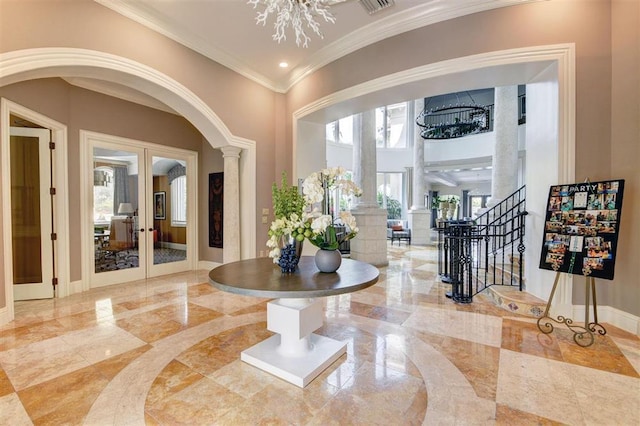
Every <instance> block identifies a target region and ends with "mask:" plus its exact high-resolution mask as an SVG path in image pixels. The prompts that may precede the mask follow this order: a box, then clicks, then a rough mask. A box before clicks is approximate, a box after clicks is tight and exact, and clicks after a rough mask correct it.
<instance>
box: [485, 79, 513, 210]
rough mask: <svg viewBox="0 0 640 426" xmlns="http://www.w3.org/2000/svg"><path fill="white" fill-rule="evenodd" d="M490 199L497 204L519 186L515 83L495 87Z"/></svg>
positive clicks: (493, 203)
mask: <svg viewBox="0 0 640 426" xmlns="http://www.w3.org/2000/svg"><path fill="white" fill-rule="evenodd" d="M494 104H495V108H494V121H493V132H494V133H495V136H496V142H495V146H494V149H493V169H492V171H491V199H490V200H489V203H488V207H491V206H494V205H496V204H498V203H499V202H500V201H502V200H504V199H505V198H507V196H509V195H510V194H512V193H513V192H515V190H516V189H518V86H502V87H496V88H495V102H494Z"/></svg>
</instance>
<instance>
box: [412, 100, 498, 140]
mask: <svg viewBox="0 0 640 426" xmlns="http://www.w3.org/2000/svg"><path fill="white" fill-rule="evenodd" d="M465 93H466V95H467V96H468V97H469V100H470V102H469V103H460V97H459V95H460V94H459V93H454V94H452V95H443V96H442V99H444V98H445V96H454V97H455V99H456V104H455V105H454V104H449V105H448V106H447V105H442V106H436V107H432V108H429V104H430V103H431V102H432V101H435V99H436V97H433V98H426V99H425V106H424V110H423V111H422V112H421V113H420V115H419V116H418V118H416V124H417V125H418V126H420V127H421V128H422V130H421V131H420V136H421V137H422V138H423V139H453V138H459V137H462V136H467V135H470V134H475V133H482V132H487V131H489V118H490V117H489V108H487V107H484V106H481V105H478V104H476V102H475V101H474V100H473V98H472V97H471V95H470V94H469V92H465ZM435 102H437V101H435Z"/></svg>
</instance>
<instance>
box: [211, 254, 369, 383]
mask: <svg viewBox="0 0 640 426" xmlns="http://www.w3.org/2000/svg"><path fill="white" fill-rule="evenodd" d="M378 275H379V272H378V269H377V268H376V267H374V266H372V265H369V264H368V263H365V262H361V261H357V260H353V259H342V265H341V266H340V268H339V269H338V270H337V271H336V272H334V273H323V272H320V271H319V270H318V268H317V267H316V266H315V262H314V258H313V256H302V257H301V258H300V263H299V264H298V269H297V270H296V271H295V272H294V273H292V274H283V273H282V272H281V271H280V268H279V267H278V266H277V265H276V264H274V263H273V260H272V259H270V258H268V257H261V258H256V259H247V260H241V261H238V262H232V263H227V264H224V265H221V266H219V267H217V268H215V269H212V270H211V272H209V282H210V283H211V285H213V286H214V287H216V288H218V289H220V290H223V291H226V292H230V293H235V294H242V295H246V296H256V297H266V298H277V299H276V300H272V301H270V302H269V303H268V304H267V329H268V330H269V331H273V332H274V333H277V334H274V335H273V336H271V337H269V338H268V339H266V340H264V341H262V342H260V343H258V344H256V345H254V346H252V347H250V348H248V349H246V350H244V351H242V353H241V356H240V359H241V360H242V361H244V362H247V363H248V364H251V365H253V366H255V367H258V368H261V369H262V370H265V371H267V372H269V373H271V374H273V375H275V376H277V377H280V378H282V379H284V380H286V381H288V382H290V383H293V384H295V385H297V386H299V387H305V386H306V385H307V384H309V383H310V382H311V380H313V379H314V378H315V377H316V376H318V374H320V373H321V372H322V371H323V370H324V369H326V368H327V367H328V366H329V365H331V364H332V363H333V362H335V360H337V359H338V358H339V357H340V356H341V355H342V354H344V353H345V352H346V350H347V343H346V342H341V341H338V340H334V339H331V338H328V337H325V336H320V335H317V334H314V333H313V332H314V331H315V330H317V329H318V328H320V327H321V326H322V323H323V318H324V315H323V312H322V303H321V300H320V299H317V298H319V297H326V296H333V295H337V294H344V293H351V292H354V291H358V290H362V289H364V288H367V287H370V286H372V285H374V284H375V283H376V282H377V281H378Z"/></svg>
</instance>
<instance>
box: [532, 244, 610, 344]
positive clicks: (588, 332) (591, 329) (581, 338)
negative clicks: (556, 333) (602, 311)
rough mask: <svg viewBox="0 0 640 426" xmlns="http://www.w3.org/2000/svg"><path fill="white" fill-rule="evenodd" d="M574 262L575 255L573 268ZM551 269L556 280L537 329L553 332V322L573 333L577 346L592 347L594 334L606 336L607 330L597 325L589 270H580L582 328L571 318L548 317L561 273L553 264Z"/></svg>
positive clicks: (594, 291)
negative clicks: (581, 276) (591, 318)
mask: <svg viewBox="0 0 640 426" xmlns="http://www.w3.org/2000/svg"><path fill="white" fill-rule="evenodd" d="M574 260H575V253H574V254H573V256H572V257H571V265H572V266H573V262H574ZM552 267H553V269H554V270H555V271H556V278H555V280H554V282H553V288H552V289H551V295H550V296H549V301H548V302H547V307H546V308H545V310H544V314H543V315H542V316H541V317H540V318H538V329H539V330H540V331H541V332H543V333H544V334H550V333H551V332H553V328H554V327H553V324H552V323H551V322H550V321H553V322H555V323H556V324H564V325H566V326H567V327H568V328H569V330H571V331H572V332H573V341H574V342H576V344H577V345H579V346H582V347H583V348H586V347H588V346H591V345H593V342H594V337H593V334H594V333H596V332H597V333H598V334H599V335H601V336H604V335H605V334H607V330H606V329H605V328H604V327H603V326H602V325H601V324H600V323H598V308H597V302H596V282H595V279H594V278H593V277H592V276H591V275H590V274H591V268H589V267H588V266H585V267H584V268H583V269H582V273H583V274H584V276H585V289H584V298H585V302H584V326H580V325H576V324H573V320H572V319H571V318H565V317H563V316H562V315H558V317H557V319H553V318H551V317H550V316H549V308H550V307H551V301H552V300H553V296H554V294H555V292H556V287H557V286H558V281H559V280H560V274H561V272H560V271H558V269H559V267H560V265H559V264H557V263H554V264H553V265H552ZM570 269H571V268H570ZM589 287H591V291H589ZM590 294H591V298H592V299H593V319H594V322H589V304H590V301H589V295H590ZM545 318H546V319H547V320H546V322H544V324H541V322H543V320H545Z"/></svg>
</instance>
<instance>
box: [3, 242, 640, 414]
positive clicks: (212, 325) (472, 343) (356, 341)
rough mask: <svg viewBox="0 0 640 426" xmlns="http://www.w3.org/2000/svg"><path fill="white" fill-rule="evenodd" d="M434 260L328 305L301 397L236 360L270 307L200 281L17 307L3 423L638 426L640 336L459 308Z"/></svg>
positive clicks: (194, 277) (489, 308) (178, 280)
mask: <svg viewBox="0 0 640 426" xmlns="http://www.w3.org/2000/svg"><path fill="white" fill-rule="evenodd" d="M435 260H436V252H435V251H434V249H433V248H429V247H417V246H409V247H406V246H403V247H401V248H395V247H393V248H392V247H389V266H388V267H385V268H382V269H381V275H380V280H379V282H378V283H377V284H376V285H375V286H373V287H370V288H369V289H366V290H363V291H360V292H357V293H353V294H348V295H342V296H336V297H330V298H327V299H326V301H325V312H326V321H325V325H324V326H323V327H322V328H321V329H320V330H319V333H321V334H324V335H327V336H331V337H333V338H336V339H342V340H346V341H348V351H347V354H345V355H343V356H342V357H341V358H340V359H338V361H337V362H335V363H334V364H333V365H331V366H330V367H329V368H328V369H327V370H325V371H324V372H323V373H322V374H321V375H320V376H319V377H318V378H317V379H316V380H314V381H313V382H312V383H311V384H310V385H309V386H307V387H306V388H305V389H300V388H298V387H296V386H293V385H291V384H289V383H286V382H284V381H282V380H280V379H277V378H275V377H273V376H271V375H269V374H268V373H265V372H262V371H261V370H258V369H256V368H254V367H252V366H249V365H247V364H245V363H243V362H241V361H240V360H239V353H240V351H241V350H243V349H244V348H246V347H248V346H250V345H253V344H254V343H256V342H258V341H260V340H262V339H264V338H266V337H267V336H268V335H270V333H269V332H268V331H266V329H265V325H266V323H265V321H266V302H267V300H264V299H258V298H252V297H244V296H239V295H233V294H228V293H224V292H221V291H218V290H216V289H214V288H213V287H211V286H210V285H209V284H207V272H208V271H199V272H197V273H196V272H194V273H186V274H177V275H172V276H167V277H161V278H155V279H150V280H146V281H142V282H134V283H128V284H124V285H118V286H111V287H107V288H99V289H95V290H92V291H89V292H85V293H82V294H77V295H73V296H71V297H68V298H64V299H57V300H43V301H31V302H18V303H16V320H15V321H14V322H12V323H11V324H9V325H7V326H4V327H2V328H0V367H1V368H0V413H1V415H0V424H7V425H9V424H10V425H23V424H25V425H28V424H37V425H47V424H50V425H62V424H71V425H73V424H85V425H143V424H148V425H182V424H188V425H205V424H206V425H208V424H221V425H226V424H229V425H243V424H269V425H279V424H283V425H284V424H286V425H294V424H295V425H330V424H340V425H342V424H345V425H346V424H366V425H374V424H384V425H391V424H393V425H395V424H427V425H432V424H433V425H440V424H443V425H449V424H458V425H467V424H497V425H527V424H532V425H555V424H569V425H638V424H639V421H640V420H639V419H640V376H639V374H638V373H639V372H640V339H639V338H638V336H635V335H632V334H629V333H626V332H624V331H621V330H619V329H616V328H615V327H613V326H611V325H608V324H605V326H606V328H607V331H608V333H607V335H606V336H598V337H596V341H595V343H594V345H593V346H591V347H589V348H581V347H579V346H577V345H576V344H575V343H573V340H572V335H571V334H570V333H569V332H567V331H565V330H561V329H560V328H556V331H554V333H552V334H551V335H545V334H542V333H540V332H539V331H538V329H537V328H536V325H535V322H534V320H531V319H529V318H525V317H520V316H517V315H514V314H513V313H509V312H507V311H503V310H500V309H499V308H497V307H495V306H493V305H491V304H490V303H488V302H487V300H486V299H483V297H476V298H475V299H474V303H473V304H469V305H456V304H454V303H452V302H451V300H449V299H447V298H446V297H445V296H444V293H445V291H446V290H448V287H447V286H445V285H443V284H442V283H440V282H439V281H438V280H437V278H436V268H437V266H436V262H435Z"/></svg>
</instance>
